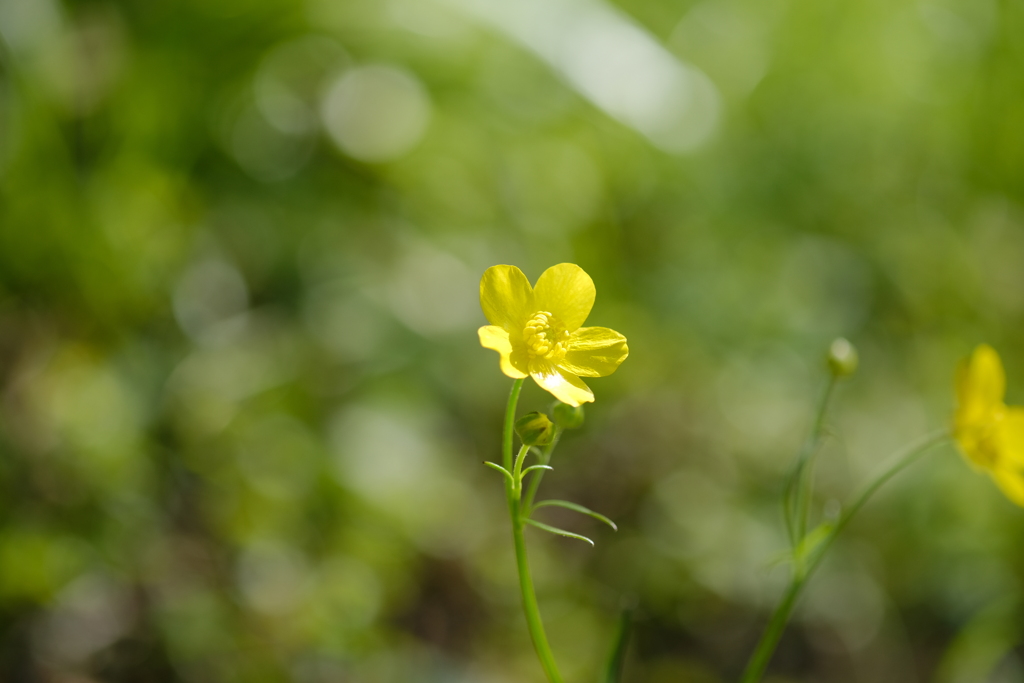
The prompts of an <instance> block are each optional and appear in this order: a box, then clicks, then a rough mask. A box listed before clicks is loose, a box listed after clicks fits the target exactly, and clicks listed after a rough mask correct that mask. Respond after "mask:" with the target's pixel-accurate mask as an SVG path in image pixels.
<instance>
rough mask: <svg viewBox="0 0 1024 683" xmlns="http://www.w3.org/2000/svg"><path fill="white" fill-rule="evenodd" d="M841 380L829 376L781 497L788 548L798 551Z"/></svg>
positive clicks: (805, 531) (808, 514)
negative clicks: (816, 462) (817, 458)
mask: <svg viewBox="0 0 1024 683" xmlns="http://www.w3.org/2000/svg"><path fill="white" fill-rule="evenodd" d="M838 379H839V378H838V377H836V375H835V374H832V373H830V374H829V378H828V384H826V385H825V391H824V392H823V393H822V395H821V400H820V401H819V402H818V410H817V413H816V414H815V416H814V422H813V424H812V426H811V431H810V433H809V434H808V435H807V438H806V439H805V440H804V443H803V446H802V447H801V448H800V454H799V455H798V456H797V461H796V465H795V466H794V467H793V471H792V472H791V473H790V475H789V479H788V480H787V482H786V489H785V491H784V493H783V496H782V506H783V514H784V516H785V519H786V532H787V533H788V534H789V545H790V547H791V548H793V549H794V550H796V548H797V546H798V545H800V542H801V541H803V539H804V536H806V535H807V520H808V517H809V516H810V507H811V483H812V482H811V474H812V469H813V465H814V456H815V455H816V454H817V452H818V448H819V446H820V444H821V433H822V432H823V431H824V429H825V416H826V415H827V414H828V408H829V404H830V403H831V401H832V395H833V394H834V393H835V388H836V384H837V382H838Z"/></svg>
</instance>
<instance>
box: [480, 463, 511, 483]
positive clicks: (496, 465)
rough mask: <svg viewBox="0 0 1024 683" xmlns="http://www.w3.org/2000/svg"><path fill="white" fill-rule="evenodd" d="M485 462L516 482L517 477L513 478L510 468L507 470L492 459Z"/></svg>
mask: <svg viewBox="0 0 1024 683" xmlns="http://www.w3.org/2000/svg"><path fill="white" fill-rule="evenodd" d="M484 464H485V465H487V466H488V467H490V468H491V469H494V470H498V471H499V472H501V473H502V474H504V475H505V476H506V477H508V480H509V481H511V482H513V483H515V479H513V478H512V473H511V472H509V471H508V470H506V469H505V468H504V467H502V466H501V465H499V464H498V463H496V462H491V461H490V460H485V461H484Z"/></svg>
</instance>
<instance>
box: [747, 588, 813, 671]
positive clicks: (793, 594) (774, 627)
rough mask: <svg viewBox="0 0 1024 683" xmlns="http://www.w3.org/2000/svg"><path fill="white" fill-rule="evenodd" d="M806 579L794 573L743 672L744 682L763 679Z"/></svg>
mask: <svg viewBox="0 0 1024 683" xmlns="http://www.w3.org/2000/svg"><path fill="white" fill-rule="evenodd" d="M805 580H806V579H798V578H797V577H796V575H794V576H793V579H792V580H791V581H790V582H789V587H788V588H786V594H785V595H783V596H782V601H781V602H780V603H779V605H778V607H776V608H775V612H773V613H772V618H771V621H769V622H768V626H766V627H765V629H764V633H762V634H761V640H760V641H758V643H757V649H755V650H754V654H752V655H751V656H750V661H749V662H748V663H747V668H746V670H745V671H744V672H743V678H742V679H741V681H742V683H757V682H758V681H760V680H761V676H763V675H764V670H765V669H766V668H767V667H768V662H769V661H771V658H772V655H773V654H775V646H777V645H778V644H779V639H780V638H782V632H783V631H785V630H786V623H787V622H789V615H790V614H792V613H793V606H794V605H795V604H796V599H797V598H798V597H799V596H800V591H801V589H803V587H804V581H805Z"/></svg>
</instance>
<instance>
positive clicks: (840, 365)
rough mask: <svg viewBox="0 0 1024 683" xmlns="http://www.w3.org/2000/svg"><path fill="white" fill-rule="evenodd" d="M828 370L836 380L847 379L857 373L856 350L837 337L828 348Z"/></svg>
mask: <svg viewBox="0 0 1024 683" xmlns="http://www.w3.org/2000/svg"><path fill="white" fill-rule="evenodd" d="M828 369H829V370H831V371H832V375H833V376H834V377H836V378H840V377H849V376H850V375H852V374H853V373H855V372H857V349H856V348H854V346H853V344H851V343H850V342H849V341H847V340H846V339H843V338H842V337H839V338H838V339H836V340H835V341H834V342H832V345H831V346H829V347H828Z"/></svg>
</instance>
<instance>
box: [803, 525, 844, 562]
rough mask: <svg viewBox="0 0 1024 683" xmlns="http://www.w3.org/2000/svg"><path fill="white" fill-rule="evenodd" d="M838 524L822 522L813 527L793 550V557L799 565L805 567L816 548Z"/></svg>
mask: <svg viewBox="0 0 1024 683" xmlns="http://www.w3.org/2000/svg"><path fill="white" fill-rule="evenodd" d="M835 528H836V525H835V524H834V523H832V522H822V523H821V524H819V525H818V526H816V527H815V528H814V529H812V530H811V531H810V532H808V534H807V535H806V536H804V538H803V540H802V541H800V543H799V544H798V545H797V546H796V550H795V551H793V559H794V561H795V563H796V566H797V567H800V568H803V567H804V566H806V564H805V563H806V562H807V561H808V560H809V559H810V557H811V555H812V554H813V553H814V551H815V550H817V549H818V547H819V546H820V545H821V544H822V543H823V542H824V541H825V540H826V539H827V538H828V537H829V536H830V535H831V534H832V532H833V531H834V530H835Z"/></svg>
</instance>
